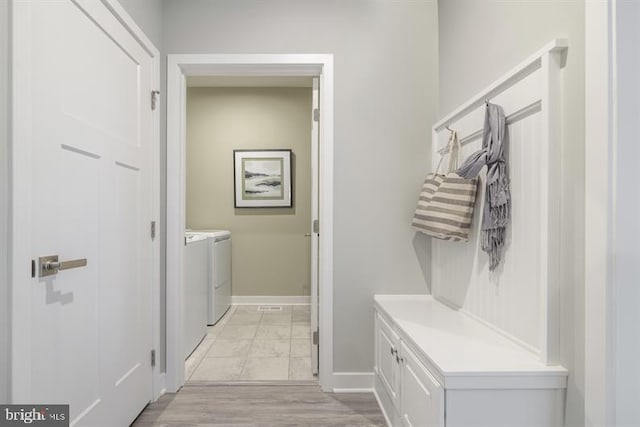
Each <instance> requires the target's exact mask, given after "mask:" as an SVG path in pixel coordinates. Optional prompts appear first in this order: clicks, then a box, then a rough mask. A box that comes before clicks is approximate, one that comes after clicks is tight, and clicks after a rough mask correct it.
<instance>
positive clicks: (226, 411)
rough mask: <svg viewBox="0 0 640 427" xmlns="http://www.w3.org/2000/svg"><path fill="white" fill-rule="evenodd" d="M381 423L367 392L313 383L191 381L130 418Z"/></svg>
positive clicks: (139, 425)
mask: <svg viewBox="0 0 640 427" xmlns="http://www.w3.org/2000/svg"><path fill="white" fill-rule="evenodd" d="M193 425H198V426H235V427H239V426H242V427H250V426H251V427H253V426H256V427H257V426H261V427H262V426H264V427H281V426H305V427H306V426H309V427H311V426H316V427H317V426H363V427H364V426H384V425H386V423H385V420H384V416H383V415H382V412H381V411H380V408H379V406H378V403H377V401H376V399H375V397H374V396H373V394H371V393H353V394H351V393H350V394H333V393H323V392H322V391H321V390H320V387H319V386H318V385H317V384H312V383H307V384H304V383H298V384H295V383H292V382H290V381H289V382H288V383H286V384H278V385H273V384H271V385H261V384H257V383H253V384H242V383H196V382H192V383H189V384H187V385H185V386H184V387H183V388H182V389H181V390H180V391H179V392H178V393H176V394H167V395H164V396H162V397H161V398H160V399H159V400H158V401H157V402H155V403H153V404H151V405H149V406H148V407H147V408H146V409H145V410H144V412H143V413H142V414H140V416H139V417H138V419H137V420H136V421H135V422H134V423H133V426H135V427H146V426H163V427H177V426H193Z"/></svg>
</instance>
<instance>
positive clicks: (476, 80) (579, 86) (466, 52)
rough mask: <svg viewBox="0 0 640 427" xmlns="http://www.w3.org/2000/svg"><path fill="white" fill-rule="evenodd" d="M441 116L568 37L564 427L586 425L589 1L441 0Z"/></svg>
mask: <svg viewBox="0 0 640 427" xmlns="http://www.w3.org/2000/svg"><path fill="white" fill-rule="evenodd" d="M438 6H439V10H438V15H439V22H438V24H439V52H440V55H439V67H440V69H439V75H440V85H439V89H440V102H439V105H440V115H441V116H444V115H445V114H446V113H448V112H449V111H450V110H452V109H453V108H454V107H456V106H457V105H458V104H460V103H462V102H463V101H465V100H466V99H467V98H469V97H470V96H472V95H474V94H475V93H477V92H478V91H480V90H481V89H482V88H483V87H485V86H487V85H488V84H489V83H491V82H492V81H493V80H495V79H497V78H498V77H500V76H501V75H502V74H504V73H505V72H507V71H508V70H510V69H511V68H513V67H514V66H515V65H517V64H518V63H519V62H521V61H522V60H524V59H525V58H527V57H528V56H530V55H531V54H532V53H534V52H535V51H537V50H538V49H540V48H541V47H542V46H544V45H545V44H547V43H548V42H549V41H551V40H552V39H553V38H556V37H568V38H569V43H570V48H569V54H568V58H567V66H566V69H565V71H564V89H565V92H564V95H565V98H564V106H563V112H562V114H563V137H564V138H563V139H564V140H563V147H562V170H563V176H562V184H561V186H562V211H563V223H562V227H561V229H562V236H561V246H562V248H563V249H562V253H561V257H562V260H561V265H562V266H564V267H563V270H562V277H561V283H562V286H563V287H562V292H561V298H560V306H561V308H562V311H561V323H562V324H561V345H562V349H561V353H562V354H561V362H562V364H563V365H564V366H565V367H567V368H568V369H569V370H570V375H569V385H568V393H567V425H568V426H582V425H584V402H583V396H584V315H585V313H584V254H583V253H582V251H580V250H577V249H578V248H583V247H584V213H583V212H584V152H585V149H584V81H585V80H584V39H585V34H584V22H585V15H584V2H583V1H577V0H576V1H556V2H550V1H546V0H529V1H509V2H507V1H498V0H440V1H439V2H438Z"/></svg>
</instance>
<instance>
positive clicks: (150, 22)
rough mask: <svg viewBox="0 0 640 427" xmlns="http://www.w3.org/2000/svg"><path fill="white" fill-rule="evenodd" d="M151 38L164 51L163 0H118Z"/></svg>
mask: <svg viewBox="0 0 640 427" xmlns="http://www.w3.org/2000/svg"><path fill="white" fill-rule="evenodd" d="M118 1H119V2H120V4H121V5H122V7H124V9H125V10H126V11H127V13H128V14H129V15H131V17H132V18H133V20H134V21H136V24H138V26H139V27H140V28H141V29H142V31H143V32H144V33H145V34H146V36H147V37H149V40H151V42H152V43H153V44H154V45H155V46H156V48H158V50H160V51H162V10H163V9H162V0H118Z"/></svg>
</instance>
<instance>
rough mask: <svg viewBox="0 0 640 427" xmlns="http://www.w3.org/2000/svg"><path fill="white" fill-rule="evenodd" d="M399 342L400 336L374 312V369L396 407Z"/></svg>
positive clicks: (397, 405)
mask: <svg viewBox="0 0 640 427" xmlns="http://www.w3.org/2000/svg"><path fill="white" fill-rule="evenodd" d="M399 343H400V338H399V337H398V335H397V334H396V333H395V332H393V330H392V329H391V327H389V325H388V324H387V322H385V321H384V319H383V318H382V317H381V316H380V315H379V314H378V313H376V371H377V373H378V376H379V378H380V381H381V382H382V384H383V385H384V387H385V389H386V390H387V393H389V397H390V398H391V400H393V404H394V405H395V406H396V408H399V407H400V405H399V403H400V402H399V399H398V397H399V395H398V389H399V381H400V365H399V362H398V361H399V360H400V356H399V354H398V344H399Z"/></svg>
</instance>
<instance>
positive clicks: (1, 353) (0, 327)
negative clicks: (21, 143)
mask: <svg viewBox="0 0 640 427" xmlns="http://www.w3.org/2000/svg"><path fill="white" fill-rule="evenodd" d="M8 49H9V20H8V2H5V1H3V2H0V403H3V402H7V399H8V397H9V381H8V379H9V309H10V307H11V305H10V301H9V272H8V271H7V270H8V269H7V266H8V251H7V249H8V248H7V245H8V239H7V232H8V229H7V226H8V222H7V221H8V215H9V198H8V191H9V185H8V184H9V157H8V151H7V150H8V138H9V130H8V126H7V125H8V120H7V115H8V112H9V109H8V91H7V88H8V84H9V77H8V72H9V61H8Z"/></svg>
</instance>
